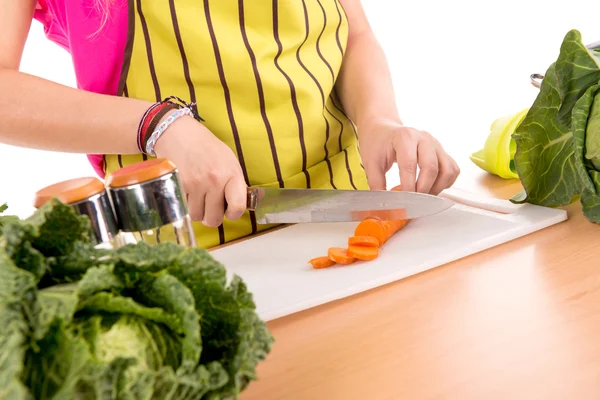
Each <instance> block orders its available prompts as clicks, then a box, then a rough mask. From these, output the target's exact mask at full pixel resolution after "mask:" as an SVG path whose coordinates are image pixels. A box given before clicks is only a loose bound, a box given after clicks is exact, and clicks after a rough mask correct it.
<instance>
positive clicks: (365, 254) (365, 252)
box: [348, 246, 379, 261]
mask: <svg viewBox="0 0 600 400" xmlns="http://www.w3.org/2000/svg"><path fill="white" fill-rule="evenodd" d="M348 255H350V256H351V257H354V258H356V259H357V260H363V261H371V260H374V259H376V258H377V257H378V256H379V247H366V246H349V247H348Z"/></svg>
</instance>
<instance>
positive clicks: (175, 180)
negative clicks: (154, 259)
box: [106, 158, 197, 247]
mask: <svg viewBox="0 0 600 400" xmlns="http://www.w3.org/2000/svg"><path fill="white" fill-rule="evenodd" d="M106 186H107V190H108V192H109V194H110V198H111V200H112V203H113V206H114V209H115V214H116V219H117V224H118V227H119V229H120V230H121V231H123V232H131V233H134V234H135V237H136V239H137V240H141V241H144V242H146V243H148V244H157V243H161V242H173V243H177V244H180V245H184V246H189V247H196V246H197V244H196V236H195V233H194V229H193V227H192V220H191V218H190V216H189V211H188V205H187V201H186V198H185V193H184V191H183V188H182V185H181V182H180V179H179V173H178V171H177V168H176V167H175V165H174V164H173V163H172V162H171V161H169V160H167V159H164V158H157V159H151V160H146V161H142V162H139V163H135V164H131V165H128V166H126V167H123V168H121V169H119V170H117V171H115V172H114V173H112V174H110V176H108V177H107V179H106Z"/></svg>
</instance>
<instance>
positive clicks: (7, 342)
mask: <svg viewBox="0 0 600 400" xmlns="http://www.w3.org/2000/svg"><path fill="white" fill-rule="evenodd" d="M88 232H89V220H88V219H87V218H86V217H83V216H78V215H76V214H75V212H74V211H73V210H72V208H71V207H69V206H67V205H64V204H61V203H59V202H58V201H54V202H51V203H48V204H47V205H46V206H44V207H42V208H40V209H39V210H37V211H36V213H34V214H33V215H32V216H31V217H30V218H28V219H25V220H20V219H10V220H7V221H5V222H4V226H3V230H2V234H1V236H0V326H1V327H2V329H1V330H0V398H1V399H4V400H13V399H15V400H29V399H32V400H33V399H36V400H46V399H52V400H63V399H64V400H67V399H69V400H72V399H74V400H87V399H90V400H108V399H118V400H121V399H123V400H144V399H148V400H149V399H157V400H158V399H161V400H171V399H173V400H174V399H178V400H184V399H209V400H217V399H237V398H239V394H240V393H241V392H242V391H243V390H244V389H245V388H246V387H247V386H248V384H249V383H250V382H251V381H252V380H254V379H256V375H255V369H256V366H257V365H258V363H259V362H260V361H261V360H264V359H265V358H266V356H267V354H268V353H269V351H270V348H271V345H272V342H273V339H272V337H271V335H270V333H269V331H268V329H267V327H266V324H265V323H264V322H263V321H261V320H260V318H259V317H258V315H257V314H256V312H255V305H254V302H253V299H252V295H251V293H249V292H248V290H247V288H246V286H245V284H244V282H243V281H242V280H241V279H240V278H239V277H237V276H234V277H233V278H232V279H231V281H230V282H229V283H228V282H227V279H226V271H225V268H224V266H222V265H220V264H219V263H218V262H216V261H215V260H214V259H213V258H212V257H211V256H210V254H209V253H208V252H206V251H205V250H202V249H192V248H187V247H183V246H178V245H175V244H171V243H162V244H158V245H154V246H148V245H145V244H144V243H140V244H136V245H128V246H126V247H122V248H120V249H117V250H99V249H95V248H94V247H93V246H92V244H91V243H90V242H89V239H88V238H89V235H88Z"/></svg>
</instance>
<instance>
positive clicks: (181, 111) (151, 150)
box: [145, 107, 193, 157]
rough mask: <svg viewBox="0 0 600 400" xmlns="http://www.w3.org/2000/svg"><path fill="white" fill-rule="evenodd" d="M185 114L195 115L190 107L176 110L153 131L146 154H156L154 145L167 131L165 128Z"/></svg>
mask: <svg viewBox="0 0 600 400" xmlns="http://www.w3.org/2000/svg"><path fill="white" fill-rule="evenodd" d="M184 115H193V112H192V110H191V109H190V108H188V107H184V108H180V109H178V110H177V111H175V112H174V113H173V114H171V115H169V117H168V118H167V119H166V120H164V121H163V122H162V123H161V124H160V125H159V126H158V127H157V128H156V129H155V130H154V132H152V134H151V135H150V137H149V138H148V141H147V142H146V149H145V150H146V154H148V155H150V156H153V157H154V156H156V153H155V152H154V146H155V145H156V141H157V140H158V139H159V138H160V137H161V135H162V134H163V133H164V132H165V130H166V129H167V128H168V127H169V126H171V124H172V123H173V122H175V121H176V120H177V119H178V118H181V117H183V116H184Z"/></svg>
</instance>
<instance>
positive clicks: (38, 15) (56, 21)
mask: <svg viewBox="0 0 600 400" xmlns="http://www.w3.org/2000/svg"><path fill="white" fill-rule="evenodd" d="M56 10H57V8H56V7H53V3H52V0H38V1H37V4H36V6H35V11H34V13H33V19H35V20H36V21H39V22H40V23H41V24H42V26H43V27H44V33H45V34H46V37H47V38H48V39H50V40H51V41H53V42H55V43H56V44H58V45H59V46H61V47H62V48H64V49H65V50H67V51H70V49H69V39H68V37H67V34H66V32H65V29H64V26H63V25H62V22H64V21H62V19H61V18H59V17H60V13H58V14H57V13H56Z"/></svg>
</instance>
